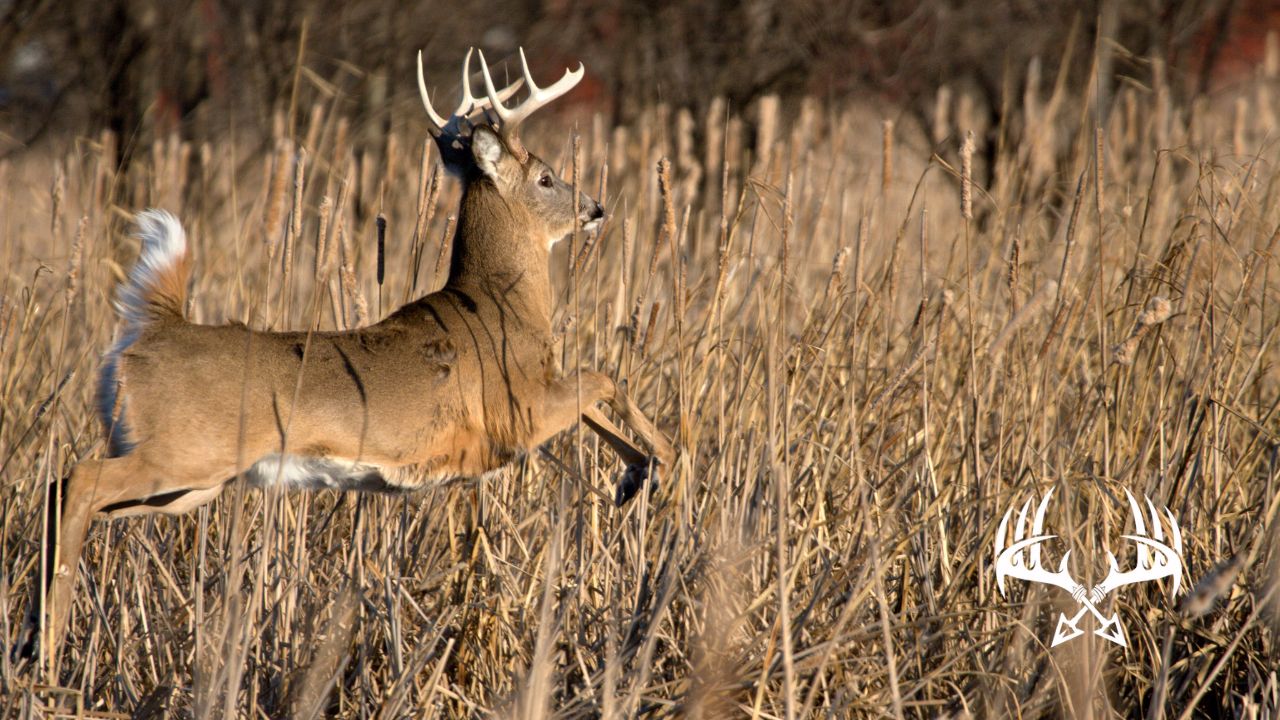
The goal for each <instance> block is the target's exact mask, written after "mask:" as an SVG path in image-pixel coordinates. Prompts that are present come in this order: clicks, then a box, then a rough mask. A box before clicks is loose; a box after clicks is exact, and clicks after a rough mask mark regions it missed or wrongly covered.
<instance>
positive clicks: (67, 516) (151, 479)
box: [14, 452, 222, 658]
mask: <svg viewBox="0 0 1280 720" xmlns="http://www.w3.org/2000/svg"><path fill="white" fill-rule="evenodd" d="M221 491H222V484H221V483H219V484H217V485H216V486H215V487H199V486H198V484H196V486H195V487H190V488H188V487H186V486H184V485H183V484H181V483H175V482H173V481H166V480H164V479H162V478H160V477H159V476H158V475H157V473H156V472H155V470H154V469H152V468H149V467H148V466H146V465H145V464H144V463H143V462H142V461H141V460H140V459H139V455H138V454H137V453H136V452H135V453H131V454H129V455H125V456H123V457H116V458H108V459H105V460H86V461H84V462H81V463H80V464H78V465H76V467H75V469H74V470H73V471H72V473H71V476H70V477H69V478H67V479H66V480H64V481H63V482H62V483H61V486H60V487H59V486H57V485H50V487H49V514H48V521H47V523H46V525H45V535H44V548H45V560H46V561H45V564H44V567H43V573H44V578H43V582H42V583H37V584H36V585H35V587H34V588H33V589H32V592H33V601H32V603H31V605H30V608H29V610H28V613H27V618H26V621H25V622H24V624H23V628H22V631H21V632H20V635H19V639H18V642H17V643H16V644H15V647H14V650H15V653H14V654H15V656H17V657H26V658H31V657H34V655H35V650H36V646H37V643H38V638H39V627H40V618H41V616H42V615H43V614H44V610H45V607H46V603H48V605H47V607H48V608H49V613H48V623H47V625H46V626H45V628H46V631H47V632H48V633H49V636H48V637H49V639H51V640H52V643H51V644H48V645H47V646H46V650H47V651H48V652H49V653H51V654H50V657H53V658H56V657H57V651H58V647H59V646H60V645H61V643H62V639H63V636H64V634H65V633H66V629H67V622H68V619H69V618H70V614H71V601H72V599H73V598H74V597H75V585H76V568H77V566H78V565H79V562H80V551H81V548H82V546H83V545H84V538H85V535H86V533H87V532H88V529H89V524H90V523H91V522H92V521H93V516H94V514H95V513H99V512H103V513H106V514H107V515H108V516H109V517H126V516H128V515H139V514H143V513H152V512H166V513H177V512H185V511H187V510H190V509H192V508H194V507H197V506H198V505H200V504H203V503H205V502H208V501H209V500H212V499H213V498H214V497H216V496H217V494H218V493H219V492H221ZM59 494H60V495H61V508H60V511H59V507H58V505H57V504H56V502H57V497H58V495H59ZM41 587H43V588H45V591H46V592H45V593H44V594H42V593H41Z"/></svg>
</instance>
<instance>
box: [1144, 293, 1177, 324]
mask: <svg viewBox="0 0 1280 720" xmlns="http://www.w3.org/2000/svg"><path fill="white" fill-rule="evenodd" d="M1171 315H1173V303H1171V302H1169V298H1167V297H1164V296H1163V295H1157V296H1155V297H1153V298H1151V299H1150V300H1149V301H1147V306H1146V307H1145V308H1143V310H1142V314H1141V315H1139V316H1138V326H1139V327H1143V328H1148V327H1151V326H1153V325H1159V324H1160V323H1162V322H1164V321H1165V320H1168V319H1169V317H1170V316H1171Z"/></svg>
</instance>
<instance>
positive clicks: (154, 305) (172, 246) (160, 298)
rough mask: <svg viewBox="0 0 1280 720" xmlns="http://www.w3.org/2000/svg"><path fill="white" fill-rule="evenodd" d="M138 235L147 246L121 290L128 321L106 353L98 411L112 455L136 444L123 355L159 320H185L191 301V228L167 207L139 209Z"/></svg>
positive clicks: (119, 306) (120, 302) (119, 301)
mask: <svg viewBox="0 0 1280 720" xmlns="http://www.w3.org/2000/svg"><path fill="white" fill-rule="evenodd" d="M138 237H139V238H140V239H141V240H142V252H141V254H139V255H138V263H137V264H136V265H134V266H133V269H132V270H130V271H129V279H128V280H125V282H124V284H123V285H121V286H120V289H119V290H117V291H116V311H117V312H119V313H120V318H121V319H122V320H124V327H122V328H120V331H119V332H117V333H116V341H115V344H113V345H112V346H111V349H110V350H108V351H107V354H106V355H105V356H103V358H102V370H101V371H100V372H99V374H98V397H97V401H98V402H97V404H98V417H99V418H100V419H101V420H102V426H103V427H104V428H105V429H106V431H107V439H108V445H109V447H108V455H110V456H111V457H118V456H120V455H125V454H128V453H129V451H130V450H132V449H133V441H132V439H131V437H130V428H129V423H128V420H127V418H126V409H127V406H128V401H127V395H128V393H127V388H126V385H127V383H126V378H125V374H124V372H123V371H122V369H121V364H120V356H121V355H122V354H123V353H124V351H125V350H127V349H128V348H129V346H130V345H132V344H133V343H134V342H135V341H136V340H137V339H138V337H139V336H140V335H141V334H142V331H143V329H144V328H145V327H146V326H147V325H150V324H151V323H154V322H157V321H160V320H182V319H183V312H182V309H183V305H185V304H186V303H187V278H188V277H189V276H190V274H191V269H190V265H189V263H188V262H187V234H186V233H185V232H183V231H182V223H180V222H178V219H177V218H176V217H174V216H173V215H170V214H169V213H167V212H165V211H164V210H147V211H146V212H143V213H139V214H138Z"/></svg>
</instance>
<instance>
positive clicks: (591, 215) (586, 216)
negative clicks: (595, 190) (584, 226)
mask: <svg viewBox="0 0 1280 720" xmlns="http://www.w3.org/2000/svg"><path fill="white" fill-rule="evenodd" d="M581 217H582V221H583V222H591V221H592V220H599V219H600V218H602V217H604V208H603V207H602V206H601V205H600V203H598V202H596V201H595V200H591V199H587V201H586V202H585V203H583V204H582V216H581Z"/></svg>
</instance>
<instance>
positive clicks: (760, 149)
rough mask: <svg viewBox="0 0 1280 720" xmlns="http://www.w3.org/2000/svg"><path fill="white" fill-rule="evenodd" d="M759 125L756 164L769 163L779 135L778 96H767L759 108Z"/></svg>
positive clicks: (761, 99)
mask: <svg viewBox="0 0 1280 720" xmlns="http://www.w3.org/2000/svg"><path fill="white" fill-rule="evenodd" d="M758 112H759V123H760V124H759V125H758V126H757V127H756V163H758V164H762V163H767V162H769V156H770V155H771V154H772V153H773V141H774V139H775V138H776V137H777V134H778V96H777V95H765V96H764V97H762V98H760V104H759V107H758Z"/></svg>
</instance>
